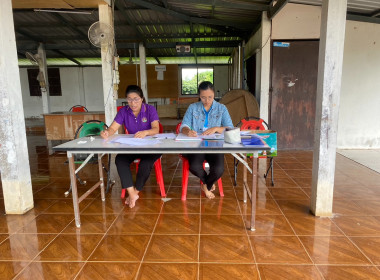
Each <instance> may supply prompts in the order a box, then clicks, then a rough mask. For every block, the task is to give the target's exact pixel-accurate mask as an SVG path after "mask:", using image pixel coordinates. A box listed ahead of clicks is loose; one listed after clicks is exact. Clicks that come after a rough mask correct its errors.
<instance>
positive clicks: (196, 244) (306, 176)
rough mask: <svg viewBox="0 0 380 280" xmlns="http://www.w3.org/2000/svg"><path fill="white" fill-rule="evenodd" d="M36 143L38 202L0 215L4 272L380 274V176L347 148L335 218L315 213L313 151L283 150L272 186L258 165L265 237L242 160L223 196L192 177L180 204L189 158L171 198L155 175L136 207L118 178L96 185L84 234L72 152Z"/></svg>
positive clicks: (172, 171) (22, 275)
mask: <svg viewBox="0 0 380 280" xmlns="http://www.w3.org/2000/svg"><path fill="white" fill-rule="evenodd" d="M28 145H29V156H30V164H31V172H32V181H33V191H34V198H35V200H34V201H35V208H34V209H32V210H31V211H29V212H28V213H26V214H25V215H23V216H16V215H15V216H12V215H2V216H0V275H1V276H0V278H1V279H229V280H230V279H292V280H293V279H303V280H305V279H334V280H335V279H344V280H347V279H355V280H356V279H380V250H379V248H380V174H379V173H376V172H374V171H373V170H370V169H368V168H366V167H364V166H362V165H360V164H358V163H355V162H353V161H351V160H349V159H347V158H346V157H343V156H341V155H339V154H338V155H337V166H336V184H335V190H334V197H335V199H334V215H333V217H331V218H316V217H314V216H313V215H311V214H310V213H309V205H310V193H311V165H312V153H311V152H300V151H298V152H281V151H280V152H279V157H277V158H276V159H275V171H274V173H275V175H274V177H275V186H274V187H272V186H270V181H268V183H266V182H265V180H264V179H263V177H262V174H263V172H264V170H265V168H266V162H265V160H264V159H262V160H260V166H259V169H260V170H259V174H260V176H259V189H258V193H257V217H256V220H257V229H256V231H255V232H251V231H249V230H247V227H248V225H249V213H250V212H249V211H250V205H246V204H244V203H243V201H242V197H243V192H242V186H241V183H242V181H241V179H239V181H238V186H237V187H233V185H232V174H233V169H232V168H233V160H232V157H230V156H226V166H225V167H226V168H225V173H224V175H223V178H222V180H223V186H224V191H225V197H224V198H220V196H219V194H218V191H216V193H217V195H216V198H215V199H214V200H208V199H206V198H204V196H203V194H201V192H200V189H199V181H198V180H197V179H196V178H195V177H190V179H189V181H190V187H189V191H188V199H187V201H181V200H180V193H181V187H180V186H181V162H180V160H179V158H178V156H176V155H164V156H163V159H162V160H163V168H164V171H163V173H164V178H165V184H166V185H165V187H166V190H167V193H168V197H169V198H171V199H170V200H168V201H166V202H163V201H162V200H161V199H160V194H159V189H158V188H157V187H156V182H155V178H154V176H151V178H150V179H149V180H148V183H147V185H146V187H145V190H144V191H143V192H142V194H141V198H140V199H139V200H138V201H137V206H136V207H135V208H134V209H129V208H127V207H125V205H124V203H123V201H122V200H121V199H120V198H119V196H120V188H119V186H117V185H116V186H114V187H113V189H112V190H111V192H110V193H108V194H107V199H106V202H104V203H102V202H101V200H100V194H99V192H98V191H96V192H95V193H94V195H91V196H90V197H88V198H87V199H85V200H84V201H83V202H82V203H81V221H82V227H81V228H80V229H77V228H76V227H75V224H74V215H73V207H72V201H71V198H70V197H68V198H65V197H64V192H65V191H66V190H67V188H68V187H69V185H70V183H69V178H68V167H67V165H65V164H64V162H65V161H66V157H65V155H64V154H55V155H53V156H48V154H47V150H46V143H45V140H44V137H43V136H28ZM241 171H242V168H241V166H239V176H240V175H241ZM96 172H97V168H96V166H95V165H94V166H90V167H88V168H86V169H85V170H84V171H83V172H81V174H80V175H81V176H82V177H83V178H84V179H86V180H87V181H88V182H87V185H90V184H91V183H92V182H93V181H94V178H95V177H96ZM79 188H80V192H81V193H83V192H84V191H85V190H86V188H87V187H86V186H80V187H79ZM0 208H1V209H0V210H1V211H2V212H4V206H3V198H2V193H1V198H0Z"/></svg>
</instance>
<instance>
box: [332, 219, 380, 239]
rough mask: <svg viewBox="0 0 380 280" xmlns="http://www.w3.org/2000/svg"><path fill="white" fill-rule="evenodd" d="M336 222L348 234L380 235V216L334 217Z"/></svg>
mask: <svg viewBox="0 0 380 280" xmlns="http://www.w3.org/2000/svg"><path fill="white" fill-rule="evenodd" d="M332 220H333V221H334V223H336V224H337V226H338V227H339V228H340V229H341V230H342V231H343V232H344V233H345V234H347V235H348V236H380V217H371V216H355V217H345V216H342V217H334V218H332Z"/></svg>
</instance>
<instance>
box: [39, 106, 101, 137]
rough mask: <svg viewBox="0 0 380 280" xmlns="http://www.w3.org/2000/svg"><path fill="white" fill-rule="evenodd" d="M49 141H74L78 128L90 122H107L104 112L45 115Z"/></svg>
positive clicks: (46, 132)
mask: <svg viewBox="0 0 380 280" xmlns="http://www.w3.org/2000/svg"><path fill="white" fill-rule="evenodd" d="M44 120H45V134H46V139H47V140H49V141H50V140H73V139H74V136H75V132H76V131H77V129H78V127H79V126H80V125H81V124H82V123H84V122H86V121H89V120H99V121H103V122H104V121H105V115H104V112H97V111H94V112H53V113H49V114H44Z"/></svg>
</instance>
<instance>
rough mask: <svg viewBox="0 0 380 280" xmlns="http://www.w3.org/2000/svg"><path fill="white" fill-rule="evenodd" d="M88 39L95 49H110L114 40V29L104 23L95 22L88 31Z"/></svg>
mask: <svg viewBox="0 0 380 280" xmlns="http://www.w3.org/2000/svg"><path fill="white" fill-rule="evenodd" d="M88 39H89V40H90V42H91V44H93V45H94V46H95V47H98V48H101V47H108V46H109V45H110V44H111V43H112V41H113V39H114V35H113V28H112V27H111V26H110V25H108V24H106V23H103V22H99V21H97V22H95V23H93V24H92V25H91V26H90V28H89V29H88Z"/></svg>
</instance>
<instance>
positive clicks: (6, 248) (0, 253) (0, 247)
mask: <svg viewBox="0 0 380 280" xmlns="http://www.w3.org/2000/svg"><path fill="white" fill-rule="evenodd" d="M55 236H56V235H54V234H14V235H12V236H10V237H9V238H8V239H6V240H5V241H3V243H1V244H0V260H9V261H11V260H14V261H21V260H32V259H33V258H34V257H35V256H37V254H38V253H39V252H41V250H43V249H44V248H45V247H46V246H47V245H48V244H49V242H51V241H52V240H53V238H54V237H55Z"/></svg>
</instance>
